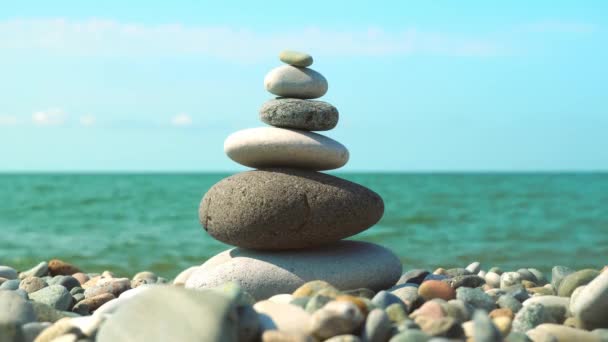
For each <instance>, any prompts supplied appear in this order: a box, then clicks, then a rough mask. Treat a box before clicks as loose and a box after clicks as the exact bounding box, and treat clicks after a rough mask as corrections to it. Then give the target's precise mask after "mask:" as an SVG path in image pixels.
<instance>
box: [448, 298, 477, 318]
mask: <svg viewBox="0 0 608 342" xmlns="http://www.w3.org/2000/svg"><path fill="white" fill-rule="evenodd" d="M446 309H447V310H446V311H447V314H448V316H450V317H452V318H454V319H455V320H456V321H457V322H458V323H464V322H466V321H468V320H470V319H471V318H472V317H473V312H474V311H475V308H474V307H473V306H471V305H470V304H467V303H465V302H463V301H462V300H460V299H452V300H450V301H448V304H447V305H446Z"/></svg>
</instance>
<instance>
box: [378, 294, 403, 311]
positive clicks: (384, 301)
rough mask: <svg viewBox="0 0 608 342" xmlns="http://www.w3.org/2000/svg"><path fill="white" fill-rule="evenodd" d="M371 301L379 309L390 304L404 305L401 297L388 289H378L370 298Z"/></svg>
mask: <svg viewBox="0 0 608 342" xmlns="http://www.w3.org/2000/svg"><path fill="white" fill-rule="evenodd" d="M372 303H373V304H374V305H375V306H376V307H378V308H381V309H386V308H387V307H388V306H389V305H391V304H399V305H401V306H404V304H403V302H402V301H401V299H400V298H399V297H397V296H395V295H394V294H392V293H390V292H388V291H380V292H378V293H376V295H375V296H374V298H372Z"/></svg>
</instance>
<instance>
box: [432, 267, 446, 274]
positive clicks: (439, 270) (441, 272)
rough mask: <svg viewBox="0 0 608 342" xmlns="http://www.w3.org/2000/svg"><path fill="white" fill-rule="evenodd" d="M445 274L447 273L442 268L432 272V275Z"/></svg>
mask: <svg viewBox="0 0 608 342" xmlns="http://www.w3.org/2000/svg"><path fill="white" fill-rule="evenodd" d="M446 273H447V271H446V270H445V268H442V267H439V268H438V269H436V270H435V271H433V274H440V275H445V274H446Z"/></svg>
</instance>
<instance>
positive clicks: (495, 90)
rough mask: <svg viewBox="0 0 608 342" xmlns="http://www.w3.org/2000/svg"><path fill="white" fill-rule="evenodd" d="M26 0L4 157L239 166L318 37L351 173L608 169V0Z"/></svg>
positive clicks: (2, 60)
mask: <svg viewBox="0 0 608 342" xmlns="http://www.w3.org/2000/svg"><path fill="white" fill-rule="evenodd" d="M125 3H126V2H125V1H103V2H95V3H93V2H83V1H53V2H50V1H13V2H11V3H3V5H2V10H1V11H0V155H1V156H2V157H1V158H0V171H5V172H6V171H168V170H170V171H234V170H242V169H245V168H244V167H241V166H239V165H237V164H235V163H234V162H232V161H231V160H230V159H228V157H226V156H225V155H224V153H223V141H224V139H225V138H226V137H227V136H228V135H229V134H230V133H232V132H234V131H236V130H239V129H244V128H249V127H256V126H262V125H263V124H262V123H261V122H260V121H259V120H258V114H257V113H258V109H259V107H260V106H261V105H262V103H263V102H264V101H266V100H268V99H270V98H272V96H271V95H270V94H269V93H267V92H265V90H264V88H263V83H262V81H263V78H264V75H265V74H266V73H267V72H268V71H269V70H271V69H272V68H273V67H275V66H279V65H280V62H279V61H278V58H277V54H278V52H279V51H280V50H281V49H283V48H292V49H299V50H303V51H307V52H309V53H311V54H312V55H313V56H314V57H315V63H314V65H313V66H312V68H314V69H315V70H317V71H319V72H321V73H322V74H324V75H325V76H326V78H327V79H328V81H329V91H328V93H327V95H325V96H324V97H323V98H322V100H325V101H328V102H330V103H332V104H334V105H335V106H336V107H337V108H338V110H339V111H340V122H339V124H338V127H337V128H336V129H334V130H332V131H330V132H325V133H323V134H326V135H328V136H330V137H332V138H334V139H336V140H339V141H340V142H342V143H343V144H344V145H345V146H347V147H348V148H349V150H350V153H351V160H350V162H349V164H348V165H347V166H346V167H345V168H344V169H343V170H344V171H368V170H374V171H493V170H501V171H512V170H522V171H532V170H608V148H607V147H608V132H607V131H608V104H607V100H608V96H607V91H606V82H607V81H606V80H608V66H607V62H606V61H608V31H607V30H608V19H607V18H608V4H606V2H603V1H534V2H532V1H508V2H506V1H503V2H500V3H499V2H498V1H373V2H370V1H361V2H357V1H348V2H347V1H331V2H330V1H306V2H301V4H302V5H301V7H296V6H295V5H291V4H289V3H288V2H285V1H264V2H263V4H262V3H261V2H256V1H225V2H220V1H184V0H181V1H171V2H163V3H160V2H158V3H155V2H153V1H149V0H148V1H129V2H128V5H127V4H125Z"/></svg>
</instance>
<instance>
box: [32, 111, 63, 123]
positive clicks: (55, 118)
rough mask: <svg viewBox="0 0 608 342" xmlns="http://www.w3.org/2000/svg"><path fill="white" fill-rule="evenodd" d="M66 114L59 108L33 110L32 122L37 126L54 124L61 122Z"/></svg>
mask: <svg viewBox="0 0 608 342" xmlns="http://www.w3.org/2000/svg"><path fill="white" fill-rule="evenodd" d="M66 119H67V115H66V114H65V113H64V112H63V110H61V109H56V108H55V109H49V110H43V111H39V112H35V113H34V114H33V115H32V122H34V124H36V125H39V126H56V125H61V124H63V123H64V122H65V121H66Z"/></svg>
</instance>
